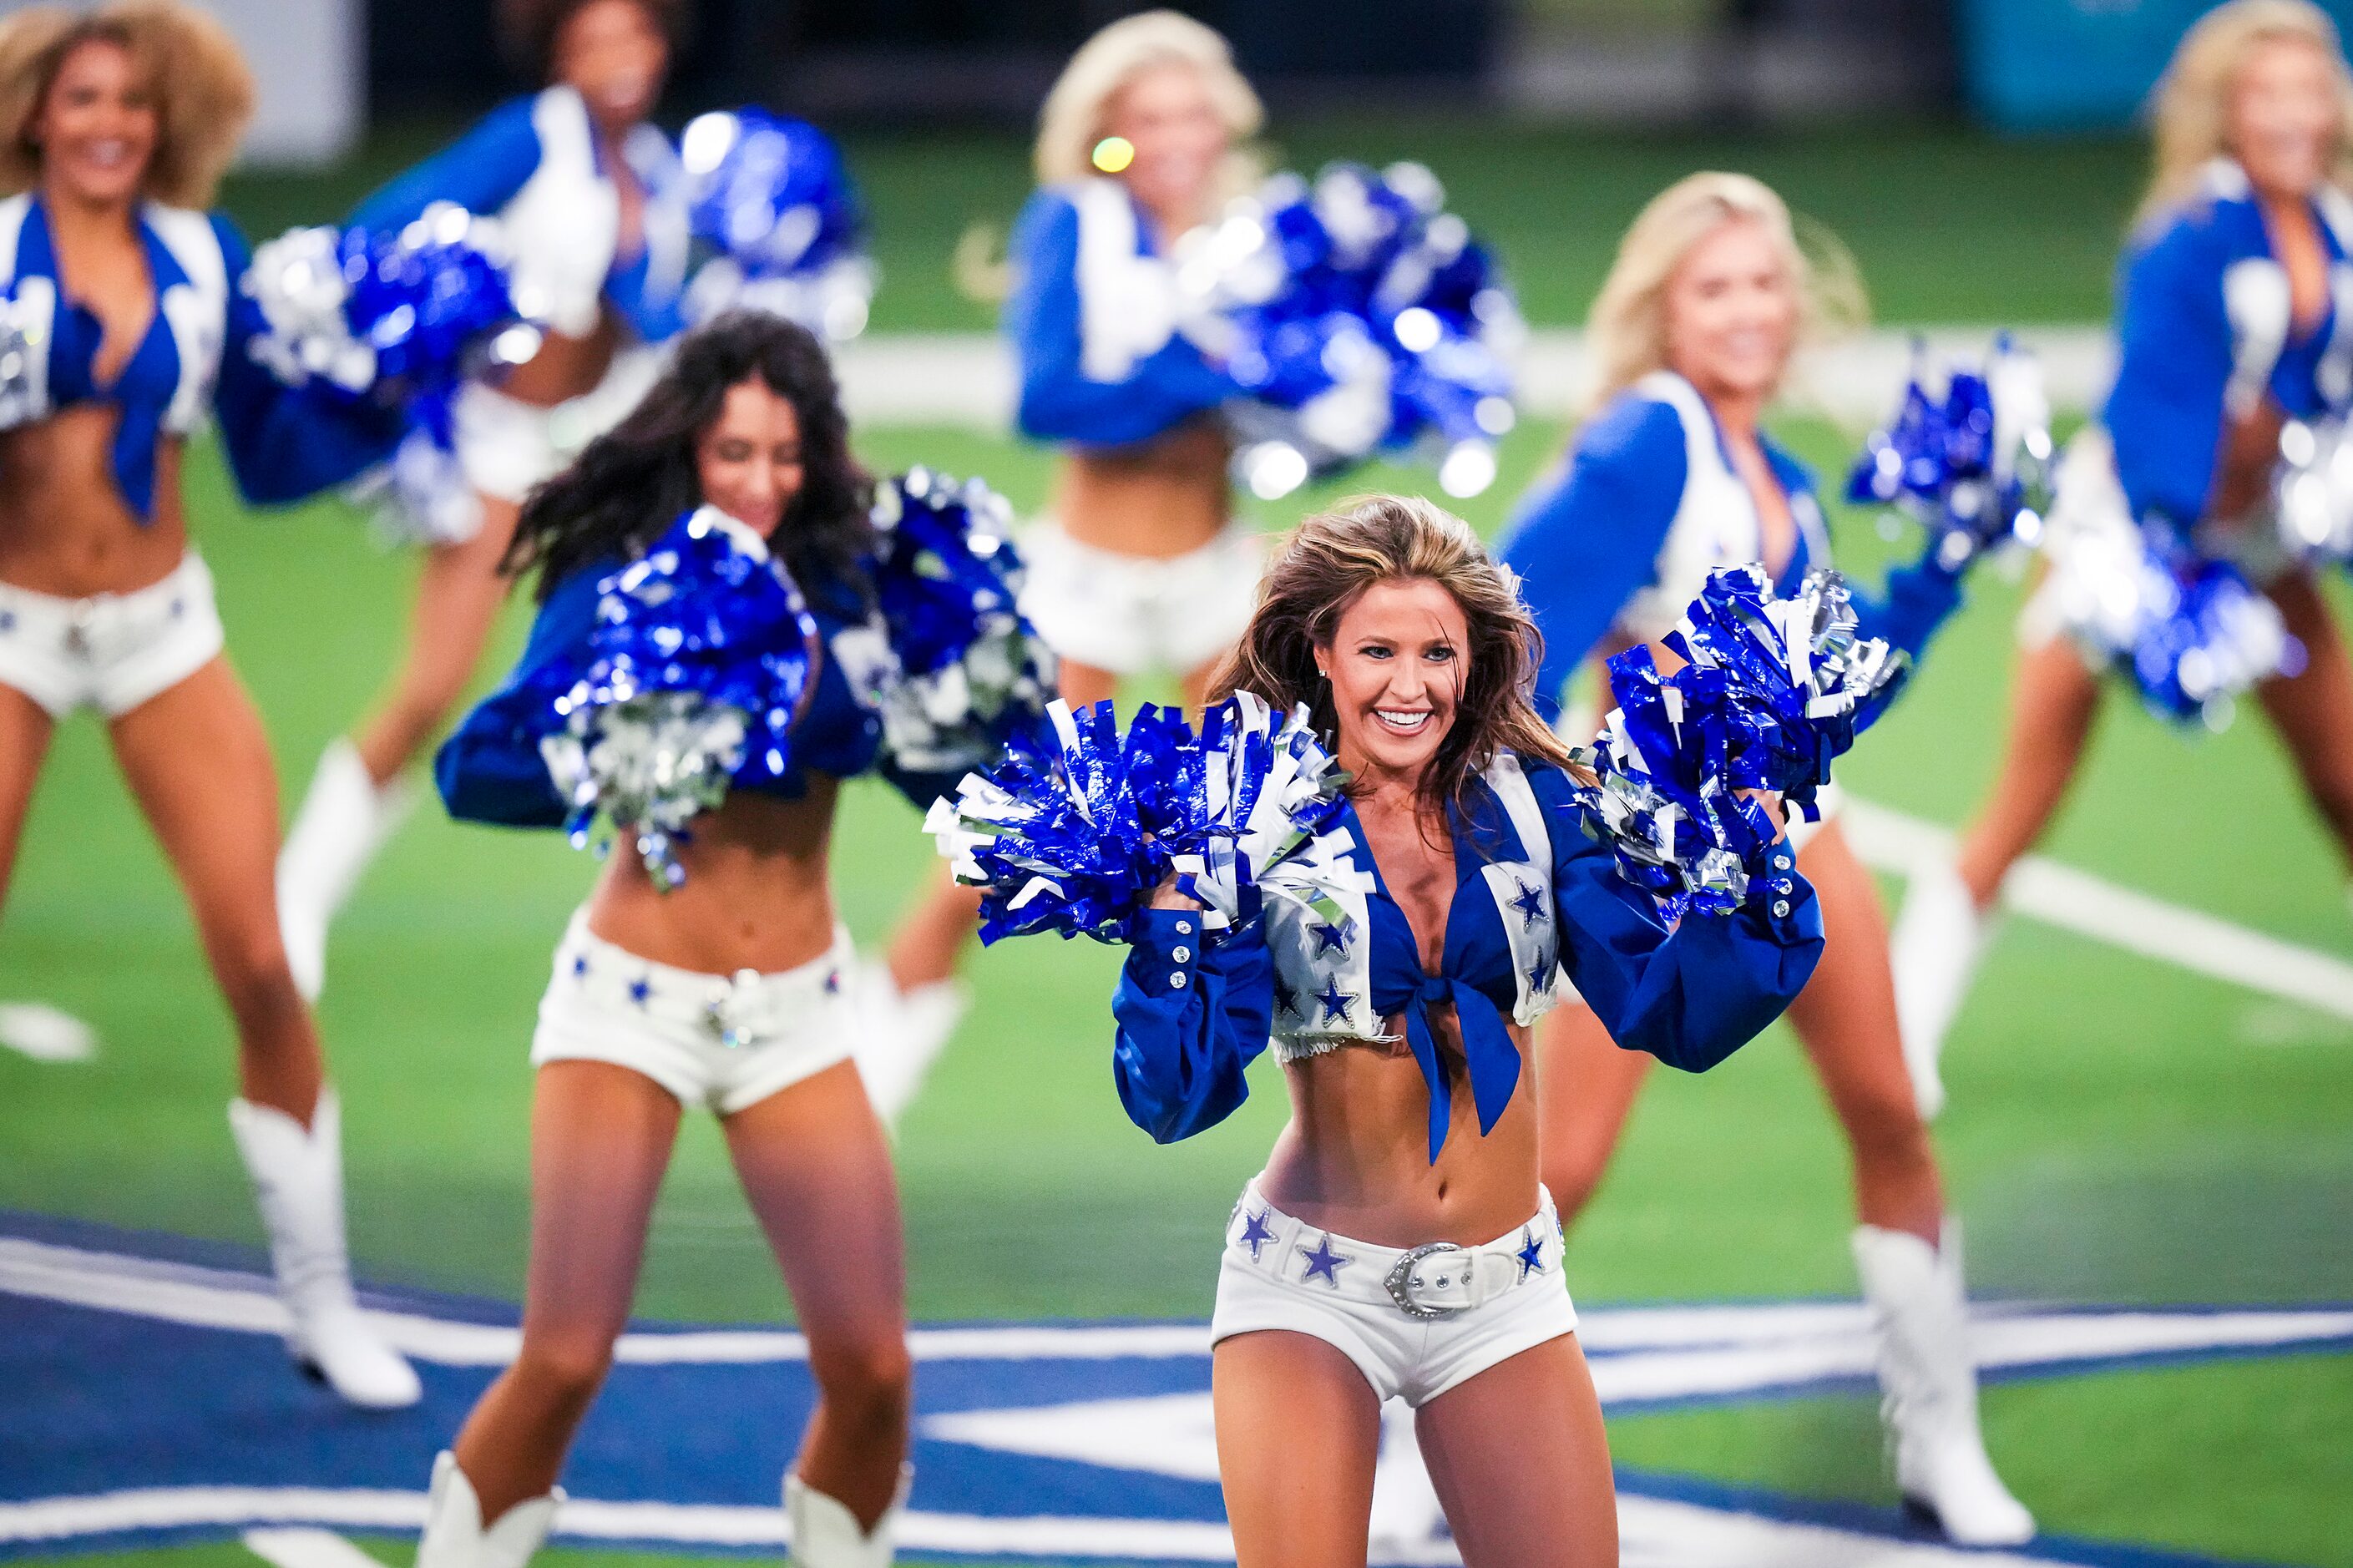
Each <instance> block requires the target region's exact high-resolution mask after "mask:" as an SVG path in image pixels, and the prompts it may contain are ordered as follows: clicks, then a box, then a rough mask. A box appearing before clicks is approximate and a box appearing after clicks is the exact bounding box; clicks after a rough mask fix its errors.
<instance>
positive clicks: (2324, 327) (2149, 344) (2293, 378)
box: [2102, 159, 2353, 534]
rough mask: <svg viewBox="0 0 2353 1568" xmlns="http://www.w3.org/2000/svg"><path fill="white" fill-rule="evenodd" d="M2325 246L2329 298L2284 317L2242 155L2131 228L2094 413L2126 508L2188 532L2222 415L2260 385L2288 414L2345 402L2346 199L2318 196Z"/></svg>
mask: <svg viewBox="0 0 2353 1568" xmlns="http://www.w3.org/2000/svg"><path fill="white" fill-rule="evenodd" d="M2312 206H2313V212H2314V215H2315V216H2316V218H2317V219H2318V220H2319V228H2320V237H2321V242H2322V244H2323V245H2324V246H2326V247H2327V251H2328V307H2327V312H2326V313H2325V314H2324V315H2323V316H2322V317H2321V319H2320V321H2318V322H2317V323H2316V324H2315V325H2314V326H2313V328H2312V329H2311V330H2310V331H2298V330H2297V329H2296V327H2295V322H2294V321H2293V312H2292V306H2291V300H2290V294H2289V288H2288V278H2287V268H2284V267H2283V266H2281V265H2280V263H2279V261H2278V260H2277V259H2276V258H2274V256H2273V254H2272V245H2271V236H2270V234H2269V233H2268V231H2267V230H2266V229H2265V228H2264V226H2263V209H2262V208H2261V206H2259V205H2257V204H2256V201H2255V196H2254V192H2253V188H2252V187H2251V186H2250V185H2249V184H2248V183H2247V176H2246V174H2245V172H2244V171H2243V170H2242V169H2241V168H2240V167H2239V166H2238V164H2236V163H2232V162H2230V161H2229V160H2227V159H2218V160H2216V161H2215V162H2214V163H2211V164H2209V165H2208V166H2207V168H2206V171H2205V174H2204V178H2203V182H2202V184H2201V187H2200V193H2199V195H2198V196H2197V197H2196V198H2195V199H2194V200H2192V201H2190V202H2189V203H2188V204H2186V205H2184V206H2182V207H2181V208H2180V209H2179V211H2177V212H2175V213H2174V214H2173V215H2172V216H2169V217H2168V218H2165V219H2163V220H2161V221H2159V222H2157V223H2154V224H2152V225H2150V226H2148V227H2147V228H2146V229H2145V230H2143V231H2142V232H2141V233H2140V234H2139V235H2137V236H2136V237H2135V238H2134V241H2133V243H2132V244H2131V245H2130V246H2129V247H2127V248H2126V252H2125V255H2124V258H2123V259H2122V261H2121V262H2120V263H2119V268H2118V274H2119V275H2118V280H2117V287H2116V293H2117V307H2116V338H2117V363H2116V386H2115V387H2114V388H2113V389H2112V390H2111V391H2110V392H2109V394H2108V401H2107V405H2106V408H2105V412H2104V413H2103V416H2102V420H2103V423H2105V425H2106V426H2107V430H2108V435H2109V438H2110V439H2111V441H2112V442H2113V443H2114V445H2115V448H2116V478H2117V479H2118V480H2120V481H2121V482H2122V484H2123V486H2124V490H2125V496H2126V500H2128V501H2129V502H2130V503H2131V505H2132V509H2133V515H2134V516H2136V517H2138V518H2150V517H2155V518H2157V519H2158V520H2160V521H2164V522H2166V523H2168V524H2169V525H2170V526H2172V527H2173V528H2174V529H2176V530H2177V531H2180V532H2182V533H2185V534H2186V533H2187V532H2188V531H2189V529H2190V528H2192V527H2193V526H2194V525H2195V524H2196V523H2197V522H2198V521H2199V520H2200V518H2201V517H2202V516H2203V515H2204V513H2205V510H2206V506H2207V502H2208V500H2209V499H2210V497H2211V494H2212V492H2213V488H2214V465H2215V461H2216V458H2217V457H2218V455H2219V453H2220V452H2221V442H2222V422H2223V419H2224V417H2225V416H2226V415H2227V416H2232V417H2239V416H2244V415H2246V414H2248V413H2251V412H2252V411H2253V409H2254V408H2255V406H2256V405H2258V404H2259V403H2260V402H2261V401H2262V400H2263V398H2265V397H2266V396H2268V397H2269V398H2270V399H2271V400H2272V401H2273V402H2274V403H2276V404H2278V405H2279V406H2280V408H2281V409H2282V410H2283V411H2284V412H2285V413H2287V414H2288V415H2289V416H2292V417H2295V418H2299V419H2308V418H2312V417H2314V416H2321V415H2342V414H2344V413H2345V412H2346V411H2347V408H2348V405H2353V262H2348V249H2353V197H2348V195H2347V194H2346V193H2345V192H2343V191H2340V190H2337V188H2336V187H2334V186H2326V187H2323V189H2322V190H2321V191H2320V192H2319V193H2318V194H2317V195H2316V196H2315V197H2314V198H2313V203H2312Z"/></svg>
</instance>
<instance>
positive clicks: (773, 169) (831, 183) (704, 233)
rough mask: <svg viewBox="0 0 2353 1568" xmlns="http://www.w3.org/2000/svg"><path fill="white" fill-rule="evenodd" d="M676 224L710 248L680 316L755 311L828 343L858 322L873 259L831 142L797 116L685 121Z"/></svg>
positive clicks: (743, 112)
mask: <svg viewBox="0 0 2353 1568" xmlns="http://www.w3.org/2000/svg"><path fill="white" fill-rule="evenodd" d="M679 161H680V163H681V164H682V165H683V166H684V168H685V171H686V177H687V182H688V184H687V199H688V203H689V205H688V223H689V226H690V227H691V231H692V233H693V235H694V237H695V238H696V239H697V240H699V241H701V242H702V244H703V245H704V246H706V247H709V248H710V249H711V250H712V252H713V254H712V257H711V258H710V259H709V260H708V261H706V262H704V263H703V265H702V268H700V269H699V270H698V271H697V272H696V273H695V277H694V280H693V282H692V283H691V285H690V286H689V289H688V291H687V301H686V307H687V314H688V316H689V317H690V318H691V320H694V321H708V320H709V319H710V318H712V316H715V315H717V314H719V313H720V312H721V311H722V310H733V309H738V308H742V309H749V310H766V311H769V312H771V313H773V314H776V315H779V316H783V317H784V318H786V320H787V321H797V322H799V323H800V324H801V325H802V326H804V327H807V329H808V330H809V331H812V332H815V333H816V334H817V335H818V337H820V338H822V339H825V340H826V341H828V342H848V341H849V339H851V338H854V337H856V336H858V334H859V333H860V332H862V331H865V330H866V321H867V316H868V312H869V309H870V307H871V304H872V302H873V299H874V266H873V263H872V262H871V261H870V260H868V259H867V257H866V253H865V250H864V247H863V244H862V235H863V223H862V221H861V219H860V215H859V209H858V196H857V192H856V191H855V189H854V188H853V187H852V186H851V184H850V181H849V170H848V169H847V168H846V167H844V165H843V163H842V161H841V154H840V153H839V151H838V150H837V149H836V148H835V146H834V144H833V142H832V140H831V139H830V138H829V137H828V136H827V135H826V133H825V132H822V131H819V130H818V128H817V127H816V126H814V125H811V124H809V123H808V122H807V121H801V120H787V119H784V118H782V117H781V116H778V115H774V114H770V113H768V112H766V111H765V110H758V109H738V110H731V111H725V112H720V113H712V114H705V115H702V116H699V117H698V118H696V119H695V120H693V121H690V122H689V123H688V125H687V127H686V132H685V134H684V135H682V136H681V138H680V140H679Z"/></svg>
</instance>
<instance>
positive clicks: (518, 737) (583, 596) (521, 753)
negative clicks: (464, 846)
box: [433, 565, 611, 827]
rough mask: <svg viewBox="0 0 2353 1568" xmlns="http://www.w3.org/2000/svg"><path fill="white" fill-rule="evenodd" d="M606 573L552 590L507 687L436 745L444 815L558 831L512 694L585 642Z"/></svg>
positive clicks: (555, 811) (559, 814) (588, 573)
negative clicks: (542, 670)
mask: <svg viewBox="0 0 2353 1568" xmlns="http://www.w3.org/2000/svg"><path fill="white" fill-rule="evenodd" d="M610 570H611V568H610V566H609V565H591V566H586V567H584V568H582V569H581V570H579V571H577V572H575V573H574V574H572V575H571V576H569V577H567V578H565V580H564V581H563V582H562V583H560V584H557V585H556V588H555V591H554V593H553V594H551V595H548V598H547V602H546V603H545V604H543V605H541V606H540V608H539V617H538V618H537V619H536V620H534V621H533V623H532V627H531V640H530V641H529V642H528V643H526V644H525V645H524V647H523V650H522V658H520V659H518V660H516V662H515V668H514V670H513V672H512V674H510V675H509V676H508V677H507V679H506V683H505V684H504V685H502V686H501V687H500V688H499V689H498V690H496V691H494V692H492V693H491V695H490V696H488V697H486V698H484V699H482V700H481V701H480V703H478V704H477V705H476V706H475V708H474V710H473V711H472V712H470V713H468V714H467V715H466V717H465V720H464V721H462V722H461V723H459V726H458V728H457V730H456V731H455V732H454V733H452V734H451V735H450V737H449V738H448V740H447V741H444V742H442V743H441V749H440V751H439V752H437V753H435V755H434V758H433V782H434V784H436V785H437V786H438V788H439V789H440V791H441V801H442V804H443V805H446V806H447V807H448V811H449V815H450V816H454V817H457V818H458V819H459V820H460V821H464V822H487V823H491V824H492V825H494V826H501V827H561V826H564V818H565V803H564V800H563V797H562V796H560V795H557V794H556V793H555V784H554V781H553V780H552V779H550V778H549V777H548V773H547V764H546V763H545V762H543V761H542V760H541V757H540V754H539V738H538V733H537V731H535V730H533V728H532V727H531V726H530V725H529V724H528V723H526V722H525V721H524V720H523V716H522V714H520V713H519V712H517V711H516V707H517V702H518V698H517V692H518V690H519V689H521V688H522V686H523V684H524V682H525V681H526V679H528V677H529V676H530V675H531V673H532V672H533V670H536V669H538V668H540V667H541V666H542V665H544V664H545V663H546V662H547V661H548V660H550V659H552V658H561V657H563V656H564V655H565V653H566V652H567V651H568V650H571V649H574V648H576V647H581V646H583V645H585V644H586V642H587V641H588V637H589V635H590V633H592V632H593V631H595V629H596V602H597V599H598V597H599V595H598V594H597V584H599V583H600V582H601V581H602V580H603V579H604V577H605V576H606V574H607V573H608V572H609V571H610Z"/></svg>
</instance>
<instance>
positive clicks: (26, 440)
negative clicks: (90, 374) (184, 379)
mask: <svg viewBox="0 0 2353 1568" xmlns="http://www.w3.org/2000/svg"><path fill="white" fill-rule="evenodd" d="M118 420H119V416H118V414H117V412H116V411H115V410H114V409H113V408H112V407H110V406H108V405H103V404H95V403H92V404H84V405H79V406H76V407H72V408H67V409H62V410H60V411H58V413H55V414H52V415H49V416H47V417H46V418H43V419H40V420H37V421H36V422H35V423H33V424H30V425H22V426H17V427H16V429H14V430H9V431H6V432H0V583H6V584H10V585H11V586H14V587H18V588H26V589H30V590H31V591H32V592H34V593H36V594H49V595H56V596H57V597H58V598H65V599H87V598H90V597H91V596H93V595H99V594H129V593H132V592H135V591H136V590H138V589H141V588H144V587H147V586H149V585H150V584H154V583H158V582H161V581H162V580H163V579H164V578H165V577H167V576H169V575H170V574H171V573H172V569H173V568H174V567H175V566H177V565H179V563H180V559H181V557H182V556H184V555H185V554H186V553H187V549H188V523H187V515H186V513H185V510H183V509H182V506H181V504H180V446H181V443H180V441H179V438H178V437H164V439H163V440H161V441H160V442H158V443H157V445H156V452H155V508H154V511H155V515H154V517H153V520H152V521H147V522H143V523H142V521H140V520H139V517H138V514H137V513H135V512H133V511H132V510H131V504H130V503H129V502H128V501H126V500H123V498H122V492H121V489H119V488H118V487H117V486H116V484H115V479H114V468H113V463H112V456H113V454H112V447H113V444H114V431H115V426H116V425H117V423H118Z"/></svg>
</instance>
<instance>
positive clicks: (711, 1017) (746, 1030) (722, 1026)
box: [702, 969, 760, 1051]
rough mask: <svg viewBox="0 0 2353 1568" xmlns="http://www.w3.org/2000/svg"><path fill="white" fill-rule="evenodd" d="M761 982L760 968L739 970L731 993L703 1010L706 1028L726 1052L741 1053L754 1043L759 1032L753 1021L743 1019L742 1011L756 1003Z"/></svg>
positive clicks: (728, 986)
mask: <svg viewBox="0 0 2353 1568" xmlns="http://www.w3.org/2000/svg"><path fill="white" fill-rule="evenodd" d="M759 980H760V972H759V971H758V970H756V969H739V970H737V971H736V972H735V973H734V975H733V978H731V979H730V980H729V981H728V984H727V994H726V995H724V996H722V997H720V998H719V1000H717V1001H716V1002H713V1003H712V1004H711V1005H709V1006H707V1007H705V1008H704V1009H703V1010H702V1022H703V1026H704V1027H706V1028H708V1029H709V1030H710V1031H711V1033H712V1037H713V1038H714V1039H716V1040H717V1041H718V1042H719V1044H720V1045H721V1047H723V1048H724V1049H727V1050H731V1051H740V1050H742V1049H743V1048H744V1047H746V1046H748V1045H750V1044H751V1043H752V1039H753V1037H754V1035H755V1034H756V1033H757V1031H756V1030H755V1029H754V1027H753V1026H752V1023H751V1021H750V1020H748V1019H745V1018H744V1017H743V1016H741V1012H740V1009H742V1008H743V1006H744V1004H745V1003H746V1002H748V1001H750V1000H752V998H753V995H754V992H755V991H756V990H757V989H758V985H759Z"/></svg>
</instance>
